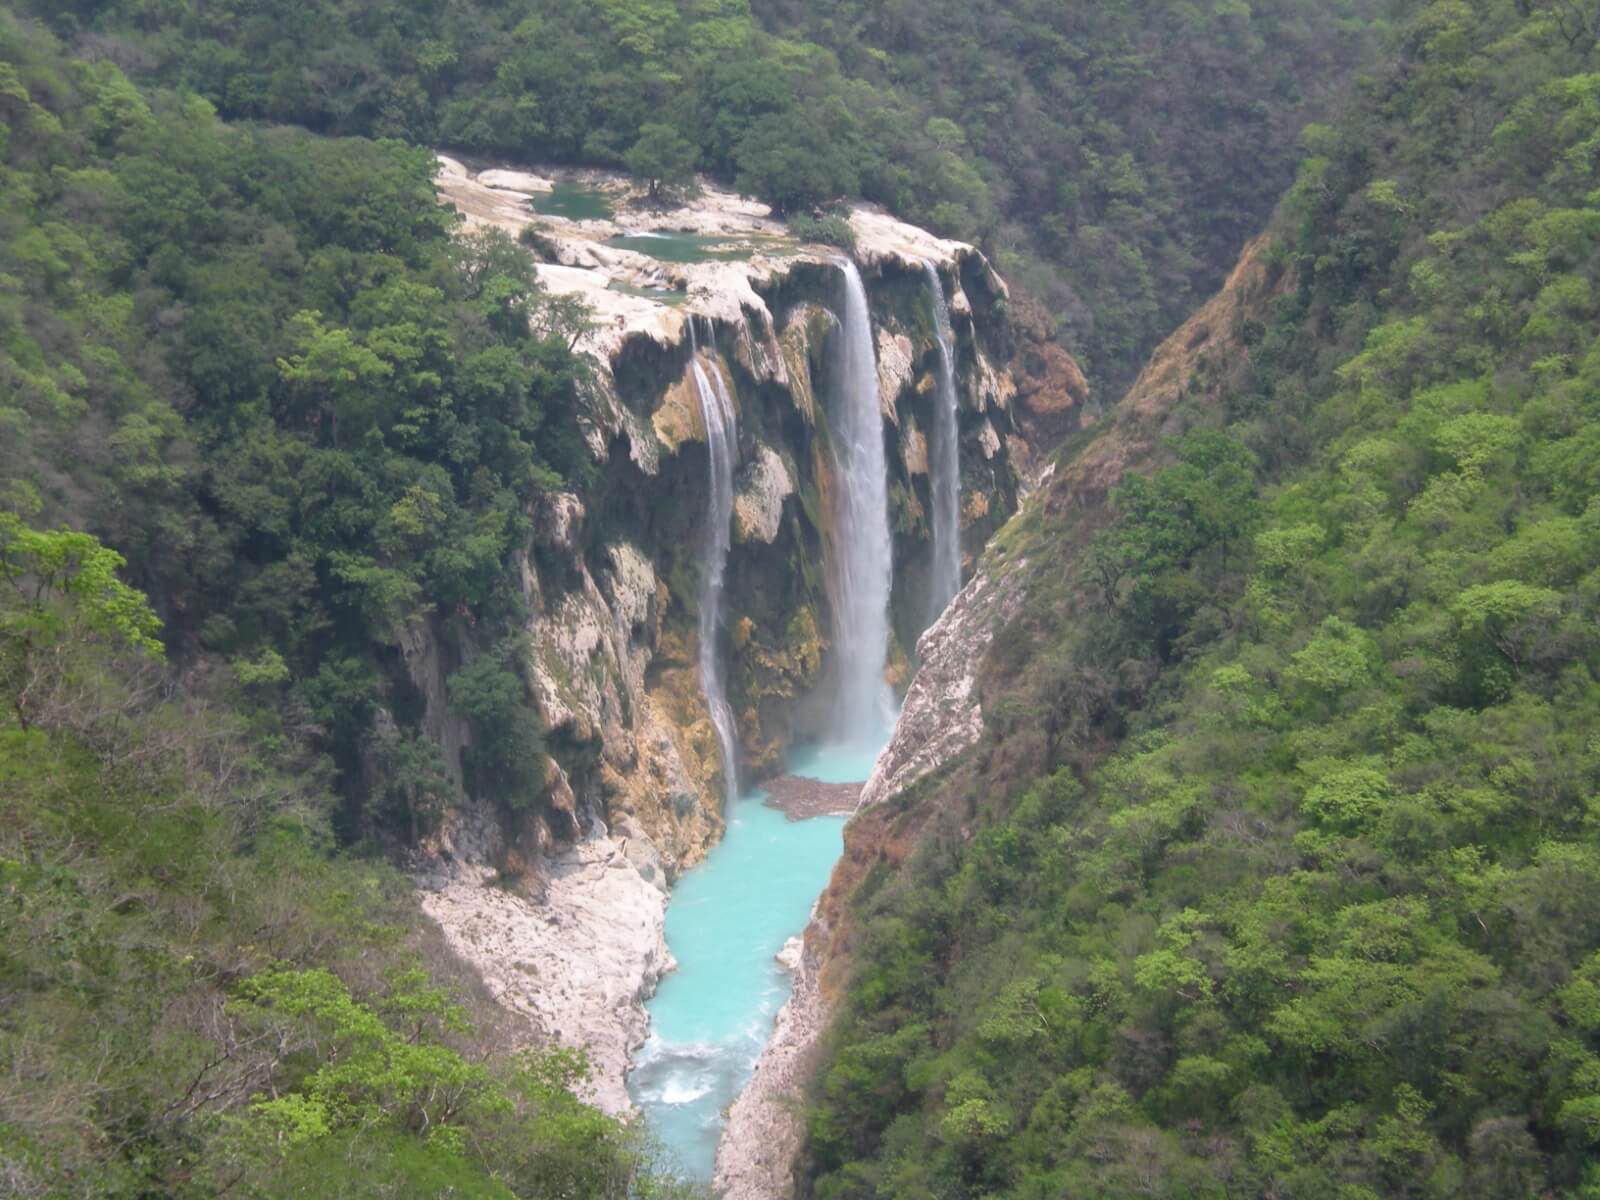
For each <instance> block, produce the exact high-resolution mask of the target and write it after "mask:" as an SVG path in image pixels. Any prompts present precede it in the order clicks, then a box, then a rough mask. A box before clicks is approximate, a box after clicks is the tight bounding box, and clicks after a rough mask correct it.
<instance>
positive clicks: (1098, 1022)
mask: <svg viewBox="0 0 1600 1200" xmlns="http://www.w3.org/2000/svg"><path fill="white" fill-rule="evenodd" d="M1596 32H1597V30H1596V26H1595V25H1594V24H1593V23H1592V21H1591V20H1590V19H1589V15H1588V14H1587V11H1586V10H1585V9H1583V8H1582V7H1581V6H1573V5H1560V4H1558V5H1553V6H1542V5H1538V4H1518V3H1513V2H1510V0H1508V2H1506V3H1489V4H1483V5H1477V6H1467V5H1462V4H1455V3H1439V4H1434V5H1431V6H1429V7H1427V8H1426V9H1424V10H1422V11H1420V12H1419V13H1418V14H1417V15H1416V16H1415V17H1414V18H1413V19H1412V20H1411V21H1409V22H1408V23H1407V24H1406V26H1405V27H1404V28H1403V29H1402V30H1400V31H1399V36H1398V42H1397V58H1396V61H1395V62H1394V64H1393V65H1392V67H1390V68H1388V69H1386V70H1385V71H1384V72H1383V73H1382V74H1380V75H1378V76H1377V77H1375V78H1374V79H1372V80H1371V81H1370V82H1369V83H1367V84H1366V85H1365V86H1364V87H1363V88H1362V90H1361V102H1360V103H1359V104H1358V105H1355V106H1354V107H1353V108H1352V109H1351V111H1350V112H1348V113H1347V114H1345V115H1344V116H1343V117H1342V118H1341V119H1340V121H1339V122H1338V123H1337V124H1334V125H1332V126H1328V127H1318V128H1315V129H1313V130H1312V131H1310V132H1309V133H1308V136H1307V146H1308V151H1309V157H1308V158H1307V160H1306V161H1305V162H1304V163H1303V165H1302V167H1301V169H1300V174H1299V178H1298V181H1297V183H1296V185H1295V187H1294V188H1293V190H1292V191H1291V193H1290V194H1289V197H1288V198H1287V200H1286V201H1285V202H1284V204H1283V206H1282V209H1281V212H1280V214H1279V217H1278V219H1277V220H1276V221H1275V223H1274V226H1273V229H1272V231H1271V232H1270V234H1269V235H1268V238H1267V239H1266V240H1265V241H1264V242H1263V243H1261V244H1259V245H1257V246H1255V247H1253V248H1252V250H1251V251H1250V252H1249V253H1248V254H1247V255H1246V260H1245V262H1244V263H1243V264H1242V265H1241V268H1240V271H1239V273H1237V274H1236V276H1235V278H1234V280H1233V281H1232V283H1231V284H1230V286H1229V288H1228V289H1227V290H1226V291H1225V292H1224V293H1223V295H1222V296H1220V297H1219V298H1218V299H1217V300H1216V301H1214V302H1213V303H1212V305H1210V306H1209V307H1208V309H1207V310H1205V311H1203V312H1202V313H1201V314H1200V315H1198V316H1197V317H1196V318H1195V319H1194V320H1193V321H1191V323H1190V324H1189V325H1188V326H1186V327H1185V329H1184V330H1181V331H1180V332H1179V334H1178V335H1176V336H1174V338H1172V339H1171V340H1170V341H1169V342H1168V343H1167V344H1166V345H1165V346H1164V347H1162V349H1161V350H1160V351H1158V353H1157V355H1156V358H1155V360H1154V361H1153V362H1152V363H1151V365H1150V367H1149V368H1148V370H1147V371H1146V373H1145V375H1144V376H1143V377H1142V378H1141V379H1140V381H1139V383H1138V384H1137V385H1136V386H1135V387H1134V389H1133V390H1132V392H1131V393H1130V394H1129V396H1128V397H1127V398H1126V400H1125V401H1124V402H1123V404H1122V406H1120V407H1119V408H1118V409H1117V410H1116V411H1115V412H1114V413H1113V414H1112V417H1111V419H1110V420H1109V421H1107V422H1106V423H1105V424H1103V425H1102V426H1100V427H1098V428H1096V429H1095V430H1093V431H1090V432H1088V433H1086V434H1084V435H1081V436H1080V437H1079V438H1078V439H1077V440H1076V443H1075V444H1073V445H1069V447H1068V448H1067V450H1066V451H1065V452H1064V453H1063V454H1062V455H1061V456H1060V458H1059V460H1058V464H1057V466H1056V470H1055V473H1054V476H1053V478H1052V480H1051V483H1050V484H1049V486H1048V487H1047V489H1046V490H1045V491H1044V492H1042V493H1041V494H1040V495H1039V496H1038V497H1036V498H1035V500H1034V501H1033V502H1031V503H1030V504H1029V505H1028V506H1026V507H1025V509H1024V510H1023V512H1022V513H1020V514H1019V515H1018V517H1017V518H1015V519H1014V520H1013V522H1012V524H1011V525H1010V526H1008V527H1007V529H1005V530H1003V531H1002V532H1001V534H1000V535H999V537H998V539H997V541H996V543H995V546H994V548H993V549H992V550H991V553H990V555H989V558H988V560H987V561H986V564H985V574H986V575H988V576H990V577H991V579H992V580H993V581H997V582H996V583H995V584H994V586H1002V587H1011V586H1015V587H1018V588H1020V589H1021V591H1022V592H1023V594H1024V596H1025V599H1024V600H1023V602H1022V603H1021V606H1020V609H1019V611H1018V612H1017V615H1016V616H1015V617H1014V618H1013V619H1011V620H1010V621H1009V622H1007V623H1006V624H1005V625H1004V626H1003V627H1002V628H1001V629H1000V630H998V632H997V633H996V634H995V637H994V642H993V645H992V646H991V647H990V648H989V649H988V650H987V652H986V654H985V655H984V659H983V662H982V663H981V664H980V665H979V666H978V667H977V668H976V669H975V670H973V671H972V672H971V673H972V674H973V675H975V681H974V683H973V685H972V696H973V698H974V702H975V705H976V708H977V711H979V712H981V715H982V730H981V736H979V737H978V740H977V741H976V742H975V743H974V744H973V745H972V747H971V748H970V749H969V750H968V751H966V752H965V754H963V755H961V756H960V757H958V758H956V759H955V760H953V761H951V762H947V763H946V764H945V765H944V766H943V768H942V769H941V770H940V771H939V772H938V773H937V774H935V775H934V776H930V777H924V778H923V779H922V780H921V781H920V782H918V783H916V784H914V785H913V786H909V787H905V786H902V787H899V788H896V787H886V788H884V789H882V791H881V799H880V800H879V802H878V804H877V806H876V808H874V809H873V810H871V811H870V812H868V813H866V814H863V816H861V817H859V818H858V819H857V823H856V825H855V826H853V827H852V838H851V843H852V845H851V848H850V850H849V851H848V857H847V866H846V867H844V868H842V869H841V873H840V875H839V876H838V877H836V880H835V885H834V888H833V889H832V892H831V893H830V896H829V898H828V900H827V901H826V903H825V905H824V909H823V912H824V914H825V915H827V916H828V917H829V918H830V921H829V924H830V928H831V932H832V934H833V944H832V946H831V948H830V947H829V946H827V945H826V944H825V945H824V951H825V953H824V954H823V957H822V959H821V963H820V969H821V971H822V974H821V979H822V981H823V985H824V989H825V990H826V988H827V986H828V981H829V980H830V979H835V980H837V979H841V978H844V977H846V976H847V977H848V986H847V987H846V988H845V989H844V993H843V995H842V997H841V998H840V999H839V1000H838V1001H837V1003H836V1007H835V1011H836V1012H837V1014H838V1016H837V1018H836V1020H835V1024H834V1028H833V1031H832V1034H831V1038H830V1040H829V1041H828V1042H827V1043H826V1046H825V1054H824V1057H823V1061H822V1063H821V1065H820V1067H819V1068H818V1069H817V1071H816V1072H815V1084H814V1090H813V1094H812V1104H811V1107H810V1109H809V1111H808V1115H807V1119H806V1137H805V1148H804V1151H803V1157H802V1165H801V1169H800V1175H799V1180H800V1190H801V1192H802V1193H803V1194H806V1195H816V1196H826V1197H847V1196H849V1197H854V1196H896V1197H912V1196H919V1197H920V1196H927V1195H941V1196H974V1197H976V1196H985V1195H1000V1194H1004V1195H1014V1196H1047V1195H1048V1196H1055V1195H1061V1194H1068V1195H1104V1196H1123V1195H1128V1196H1133V1195H1141V1196H1152V1195H1154V1196H1194V1195H1217V1196H1260V1195H1294V1196H1323V1195H1327V1196H1333V1195H1344V1196H1358V1195H1359V1196H1440V1197H1444V1196H1458V1195H1468V1196H1483V1197H1489V1196H1495V1197H1501V1196H1529V1197H1531V1196H1537V1195H1553V1194H1559V1195H1586V1194H1588V1190H1589V1189H1593V1188H1594V1187H1596V1186H1597V1185H1600V1179H1597V1178H1596V1177H1595V1173H1594V1167H1593V1147H1594V1146H1595V1144H1596V1138H1597V1137H1600V1124H1597V1122H1596V1120H1595V1116H1594V1114H1595V1112H1596V1108H1597V1105H1600V1090H1597V1088H1600V1025H1597V1023H1596V1019H1595V1009H1594V1003H1593V995H1594V992H1595V973H1596V970H1597V964H1600V957H1597V953H1596V952H1597V949H1600V904H1597V897H1600V857H1597V855H1596V852H1595V840H1594V838H1595V828H1594V820H1595V815H1594V812H1593V797H1594V795H1595V793H1596V788H1597V785H1600V757H1597V754H1596V747H1597V746H1600V678H1597V673H1600V639H1597V636H1596V633H1595V630H1596V628H1597V627H1600V626H1597V616H1600V612H1597V606H1600V582H1597V575H1596V572H1597V569H1600V523H1597V511H1600V509H1597V505H1600V500H1597V488H1600V477H1597V476H1596V475H1595V471H1594V464H1595V463H1596V462H1597V461H1600V456H1597V454H1596V446H1597V442H1596V436H1597V434H1596V431H1597V430H1600V410H1597V409H1596V407H1595V403H1594V397H1595V395H1596V391H1595V387H1594V380H1593V378H1591V376H1592V375H1593V372H1594V371H1595V370H1596V369H1597V367H1596V364H1597V361H1600V360H1597V358H1596V354H1597V350H1596V346H1597V343H1596V340H1595V329H1596V316H1597V312H1596V309H1595V301H1594V293H1593V288H1594V283H1595V264H1596V262H1597V258H1596V254H1595V250H1596V238H1597V237H1600V210H1596V209H1595V208H1594V201H1595V193H1594V191H1593V187H1594V179H1593V171H1594V157H1593V153H1592V151H1593V146H1594V139H1595V137H1596V134H1597V130H1600V108H1597V106H1596V104H1595V100H1594V97H1595V87H1596V83H1595V76H1593V75H1592V74H1588V73H1586V71H1587V68H1589V67H1590V65H1591V64H1592V55H1593V53H1594V50H1595V34H1596ZM1129 467H1135V468H1137V473H1135V474H1131V475H1130V474H1124V472H1125V471H1126V469H1127V468H1129ZM971 586H972V587H976V586H977V584H976V583H975V584H974V585H971ZM936 633H937V630H936V631H935V634H936ZM929 636H930V637H933V636H934V634H930V635H929ZM946 672H947V677H948V676H949V668H948V666H947V668H946ZM961 674H962V672H961V671H956V672H955V676H956V677H959V676H960V675H961ZM917 690H918V685H917V684H916V683H915V682H914V683H913V687H912V693H913V695H915V694H916V693H917ZM914 750H915V746H909V747H905V748H903V753H902V756H901V757H902V760H903V761H907V760H909V759H908V752H909V751H914ZM849 864H853V865H849ZM841 931H842V933H843V935H844V936H843V938H842V939H841V937H840V933H841ZM841 941H842V943H843V944H842V945H841Z"/></svg>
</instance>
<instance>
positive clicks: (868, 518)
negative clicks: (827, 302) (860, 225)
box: [828, 259, 894, 746]
mask: <svg viewBox="0 0 1600 1200" xmlns="http://www.w3.org/2000/svg"><path fill="white" fill-rule="evenodd" d="M840 269H841V270H842V271H843V273H844V305H843V311H842V313H841V314H840V323H841V337H840V352H839V359H838V365H837V376H836V379H835V381H834V389H833V390H834V395H833V398H832V399H833V411H832V412H830V413H829V417H828V425H829V430H830V437H831V441H832V447H833V465H834V471H835V474H836V476H837V478H836V480H835V482H836V484H837V486H836V487H835V488H834V489H833V495H834V501H833V503H834V511H833V551H834V554H833V558H834V561H833V562H832V563H831V564H830V565H829V566H830V569H829V572H828V577H829V579H828V582H829V590H830V593H831V595H830V599H831V601H832V604H833V622H834V630H833V642H834V650H835V655H836V659H837V662H838V671H839V697H838V702H837V708H836V710H835V713H834V726H833V736H834V739H835V740H836V741H838V742H840V743H847V744H848V743H868V742H871V743H876V745H878V746H882V745H883V743H884V742H885V741H887V739H888V733H889V730H890V729H891V728H892V727H893V725H894V697H893V695H892V694H891V693H890V691H889V685H888V683H887V682H886V681H885V680H884V665H885V662H886V660H887V657H888V649H889V587H890V582H891V579H892V573H893V569H894V568H893V565H892V562H891V542H890V539H889V485H888V468H887V465H886V464H885V461H884V452H883V409H882V406H881V405H880V403H879V400H878V368H877V359H876V357H875V354H874V348H873V340H872V320H871V317H870V315H869V313H868V309H867V292H866V288H865V287H864V286H863V285H862V283H861V273H860V272H859V271H858V270H856V265H855V263H853V262H851V261H849V260H848V259H847V260H845V261H844V262H843V263H841V264H840Z"/></svg>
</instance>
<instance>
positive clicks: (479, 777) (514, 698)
mask: <svg viewBox="0 0 1600 1200" xmlns="http://www.w3.org/2000/svg"><path fill="white" fill-rule="evenodd" d="M522 652H525V651H524V649H523V646H522V643H521V642H520V641H519V640H517V639H512V640H511V641H508V642H506V643H505V644H504V645H502V646H501V647H499V649H498V650H497V651H496V652H495V653H493V654H486V655H484V656H483V657H481V658H478V659H475V660H474V661H472V662H470V663H468V664H467V665H466V666H464V667H462V668H461V669H460V670H459V671H457V672H456V673H455V674H454V675H452V676H451V677H450V704H451V706H452V707H453V708H455V709H456V711H457V712H459V713H461V714H462V715H463V716H465V717H466V718H467V720H468V721H469V722H470V723H471V727H472V746H471V748H470V749H469V750H468V752H467V763H466V765H467V769H468V772H469V774H470V776H471V781H472V786H473V788H474V790H476V791H477V792H478V793H479V794H481V795H483V796H486V797H488V798H491V799H494V800H498V801H500V802H502V803H504V804H507V805H509V806H510V807H512V808H526V807H528V806H529V805H531V804H532V803H533V801H534V799H535V798H536V797H537V795H538V793H539V790H540V788H541V787H542V785H543V784H544V777H545V767H544V739H543V730H541V729H540V727H539V721H538V717H537V716H536V715H535V713H534V711H533V709H532V707H531V706H530V705H529V703H528V700H527V696H526V688H525V687H524V685H523V682H522V676H521V675H519V674H518V673H517V672H516V671H515V670H514V669H513V666H514V663H515V657H516V656H517V655H518V654H519V653H522Z"/></svg>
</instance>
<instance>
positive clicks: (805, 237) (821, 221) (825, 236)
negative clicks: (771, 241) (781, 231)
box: [789, 213, 856, 253]
mask: <svg viewBox="0 0 1600 1200" xmlns="http://www.w3.org/2000/svg"><path fill="white" fill-rule="evenodd" d="M789 231H790V232H791V233H793V234H794V235H795V236H796V237H798V238H800V239H801V240H802V241H807V242H822V243H823V244H824V245H828V246H837V247H839V249H841V250H844V251H845V252H847V253H852V252H854V250H855V248H856V232H855V230H854V229H853V228H851V225H850V218H849V217H848V216H841V215H839V214H836V213H825V214H823V215H822V216H820V217H812V216H808V215H807V214H805V213H797V214H795V215H794V216H791V217H790V218H789Z"/></svg>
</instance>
